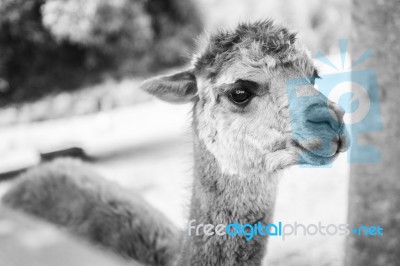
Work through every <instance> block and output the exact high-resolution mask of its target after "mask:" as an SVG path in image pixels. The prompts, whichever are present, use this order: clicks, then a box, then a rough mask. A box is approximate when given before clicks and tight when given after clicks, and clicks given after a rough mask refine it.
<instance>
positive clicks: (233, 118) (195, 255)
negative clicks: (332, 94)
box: [5, 21, 348, 266]
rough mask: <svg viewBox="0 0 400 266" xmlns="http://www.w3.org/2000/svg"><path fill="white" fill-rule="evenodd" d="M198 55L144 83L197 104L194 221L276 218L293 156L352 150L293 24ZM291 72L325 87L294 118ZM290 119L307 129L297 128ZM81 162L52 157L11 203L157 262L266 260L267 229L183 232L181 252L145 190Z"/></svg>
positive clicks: (228, 35) (228, 38)
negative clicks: (240, 99) (243, 91)
mask: <svg viewBox="0 0 400 266" xmlns="http://www.w3.org/2000/svg"><path fill="white" fill-rule="evenodd" d="M192 62H193V66H192V68H191V69H189V70H187V71H183V72H180V73H177V74H175V75H172V76H164V77H157V78H154V79H151V80H149V81H147V82H145V83H144V84H143V85H142V88H143V89H145V90H146V91H148V92H149V93H151V94H152V95H155V96H156V97H158V98H160V99H162V100H166V101H170V102H174V103H176V102H192V103H193V138H194V161H195V169H194V181H193V194H192V200H191V207H190V216H189V220H195V225H197V224H200V223H203V224H208V223H209V224H213V225H217V224H225V225H227V224H229V223H233V222H235V221H238V222H239V223H242V224H245V223H249V224H255V223H257V222H259V221H261V222H263V223H269V222H270V221H271V219H272V215H273V208H274V203H275V195H276V184H277V179H278V175H279V171H280V170H281V169H284V168H287V167H289V166H291V165H293V164H296V163H309V164H315V165H321V164H326V163H329V162H331V161H332V160H333V159H334V158H335V157H336V156H337V154H338V153H339V152H340V151H344V150H345V146H346V144H348V141H345V139H346V136H345V135H346V134H345V130H344V127H343V120H342V116H343V113H342V112H341V111H340V110H339V108H338V107H337V106H336V105H335V104H333V103H329V104H328V106H329V110H330V112H331V113H332V114H333V115H335V116H336V120H337V121H338V123H339V124H340V126H338V127H337V128H336V127H332V126H331V125H330V123H328V121H327V119H328V118H327V117H324V116H318V115H319V114H320V113H321V112H320V111H321V110H320V109H319V108H320V107H319V106H322V105H323V104H324V103H325V104H326V102H327V99H326V98H325V97H324V96H323V95H322V94H320V93H319V92H318V91H316V90H315V89H314V86H313V78H315V76H316V75H317V73H316V70H315V67H314V65H313V61H312V60H311V58H310V56H309V55H308V53H307V51H306V50H305V49H303V48H301V47H300V46H299V45H298V44H297V43H296V41H295V35H294V34H293V33H289V31H288V30H287V29H286V28H284V27H281V26H276V25H275V24H274V23H272V21H262V22H257V23H251V24H241V25H239V26H238V28H237V29H235V30H234V31H231V32H219V33H217V34H215V35H212V36H211V37H210V38H209V40H208V41H207V45H206V46H205V47H204V48H203V50H202V51H201V52H200V54H198V55H196V56H194V58H193V61H192ZM291 78H301V79H304V80H305V81H307V82H306V83H305V84H306V85H305V86H302V90H303V91H305V92H306V93H307V95H314V94H316V95H318V97H313V99H314V100H309V101H300V102H299V103H298V105H296V106H295V107H296V108H297V110H298V112H296V116H295V117H294V119H293V118H292V119H291V118H290V115H289V101H288V96H287V90H286V86H287V84H286V82H287V80H289V79H291ZM243 84H251V85H243ZM242 86H250V88H248V89H249V90H251V91H252V92H253V94H254V97H253V98H252V99H251V101H250V102H249V103H248V104H247V105H246V106H238V105H237V104H234V103H233V102H232V101H230V99H229V93H230V91H231V90H232V89H234V88H237V87H239V88H242ZM310 109H311V110H312V112H310ZM310 113H311V114H313V116H312V117H310V116H309V114H310ZM310 121H311V122H310ZM293 124H298V125H299V127H298V128H300V129H301V130H300V131H299V132H294V133H292V125H293ZM315 125H318V127H316V126H315ZM293 134H299V135H300V136H302V135H303V134H305V135H307V136H310V135H312V136H314V137H315V138H316V139H322V140H325V141H328V142H333V143H334V145H333V146H334V147H336V149H333V150H332V154H329V153H328V154H325V153H324V154H322V153H320V152H319V151H318V150H316V149H315V148H316V147H317V146H318V141H319V140H318V141H314V140H310V141H307V142H304V143H300V142H295V141H293V140H292V135H293ZM304 154H306V156H304ZM75 169H77V168H76V167H75V166H71V165H68V163H67V164H63V163H58V164H57V163H55V165H49V166H45V167H43V168H38V169H36V170H33V171H31V172H28V173H27V174H26V175H25V177H23V180H22V181H21V183H20V184H19V185H18V186H17V187H15V188H14V190H13V191H11V192H10V193H9V194H8V195H7V196H6V198H5V202H6V203H8V204H11V205H12V206H14V207H15V208H19V209H23V210H25V211H27V212H30V213H34V214H37V215H38V216H41V217H44V218H46V219H48V220H50V221H52V222H55V223H57V224H60V225H63V226H65V227H67V228H69V229H70V230H72V231H73V232H74V233H76V234H78V235H83V236H85V237H87V238H89V239H91V240H93V241H94V242H98V243H101V244H102V245H104V246H107V247H111V248H113V249H114V250H115V251H116V252H119V253H121V254H124V255H128V256H131V257H133V258H137V259H138V260H140V261H142V262H145V263H148V264H151V265H169V264H170V263H171V262H172V261H174V260H176V265H180V266H188V265H260V264H261V261H262V260H263V257H264V255H265V248H266V243H267V239H266V237H260V236H257V237H255V238H254V239H252V240H251V241H246V240H245V237H244V236H236V237H228V236H218V235H211V236H205V235H200V236H196V235H191V236H188V235H185V236H184V240H183V245H181V246H180V250H179V252H178V251H177V245H176V243H177V241H179V240H178V239H179V237H178V236H177V233H176V229H175V228H173V226H171V225H170V224H168V223H165V218H161V217H163V216H161V214H159V213H157V212H155V211H154V210H153V209H152V208H150V207H149V206H148V205H147V204H146V203H144V202H143V201H142V200H141V199H140V198H138V197H134V198H133V200H131V198H130V197H128V196H127V195H125V194H124V196H119V195H118V193H120V192H119V191H116V190H112V189H111V188H110V187H109V186H108V185H106V186H104V185H99V184H97V182H98V177H95V178H94V179H93V178H91V176H92V175H93V173H91V172H86V170H75ZM94 176H96V175H94ZM160 221H162V222H160ZM168 239H170V242H169V241H168Z"/></svg>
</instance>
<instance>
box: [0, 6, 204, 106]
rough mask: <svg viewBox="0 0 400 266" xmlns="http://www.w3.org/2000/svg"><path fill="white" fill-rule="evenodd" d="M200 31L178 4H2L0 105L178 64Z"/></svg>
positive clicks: (193, 15) (191, 13)
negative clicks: (107, 78)
mask: <svg viewBox="0 0 400 266" xmlns="http://www.w3.org/2000/svg"><path fill="white" fill-rule="evenodd" d="M200 29H201V23H200V19H199V15H198V13H197V9H196V8H195V6H194V4H193V3H192V2H191V1H180V0H148V1H143V0H117V1H106V0H91V1H79V0H0V51H1V54H0V106H4V105H7V104H9V103H15V102H17V103H18V102H24V101H27V100H33V99H36V98H40V97H42V96H44V95H46V94H49V93H51V92H58V91H65V90H68V91H69V90H74V89H77V88H80V87H82V86H86V85H89V84H94V83H98V82H100V81H102V80H103V79H104V78H106V77H110V76H111V77H115V78H119V77H124V76H130V75H135V74H136V75H137V74H145V73H147V72H149V71H154V70H160V69H163V68H166V67H171V66H177V65H179V64H181V63H183V62H184V59H185V58H184V57H183V56H182V55H183V54H184V53H185V50H186V49H189V48H190V47H191V45H192V39H193V37H194V36H196V35H197V34H198V32H199V30H200Z"/></svg>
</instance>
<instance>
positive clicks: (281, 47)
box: [193, 20, 304, 78]
mask: <svg viewBox="0 0 400 266" xmlns="http://www.w3.org/2000/svg"><path fill="white" fill-rule="evenodd" d="M243 53H246V55H247V57H250V58H251V59H253V60H258V59H261V57H263V58H264V57H266V56H269V57H272V58H273V59H275V62H276V65H285V66H291V65H292V63H293V61H294V60H296V59H298V55H299V54H302V55H304V51H303V50H302V49H298V45H297V44H296V33H293V32H290V31H289V30H288V29H287V28H286V27H284V26H281V25H277V24H275V23H274V22H273V21H272V20H263V21H258V22H253V23H241V24H239V25H238V26H237V27H236V28H235V29H234V30H233V31H219V32H217V33H215V34H212V35H211V36H210V37H209V38H208V40H207V45H206V46H205V47H203V48H202V51H201V52H200V53H199V54H198V55H197V56H196V57H195V58H194V60H193V65H194V68H195V69H196V71H198V72H202V73H204V74H206V76H207V77H208V78H214V77H215V76H216V75H218V73H219V72H220V70H221V69H222V68H223V66H224V65H225V64H229V62H232V61H233V60H234V59H240V58H241V56H242V55H243Z"/></svg>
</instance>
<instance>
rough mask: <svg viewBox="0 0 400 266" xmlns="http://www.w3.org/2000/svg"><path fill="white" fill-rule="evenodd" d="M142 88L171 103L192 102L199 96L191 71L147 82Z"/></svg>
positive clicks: (194, 77)
mask: <svg viewBox="0 0 400 266" xmlns="http://www.w3.org/2000/svg"><path fill="white" fill-rule="evenodd" d="M140 88H141V89H143V90H145V91H147V92H148V93H150V94H152V95H154V96H156V97H157V98H159V99H161V100H164V101H167V102H171V103H186V102H190V101H191V100H193V99H194V98H195V97H196V94H197V83H196V76H195V75H194V74H193V73H192V71H190V70H189V71H183V72H179V73H176V74H173V75H170V76H161V77H155V78H151V79H148V80H145V81H144V82H143V83H142V84H141V85H140Z"/></svg>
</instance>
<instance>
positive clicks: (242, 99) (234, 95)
mask: <svg viewBox="0 0 400 266" xmlns="http://www.w3.org/2000/svg"><path fill="white" fill-rule="evenodd" d="M252 96H253V94H252V93H251V92H250V91H248V90H246V89H233V90H231V91H230V93H229V99H230V100H231V101H232V102H233V103H235V104H239V105H243V104H245V103H247V102H248V101H249V100H250V99H251V97H252Z"/></svg>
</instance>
